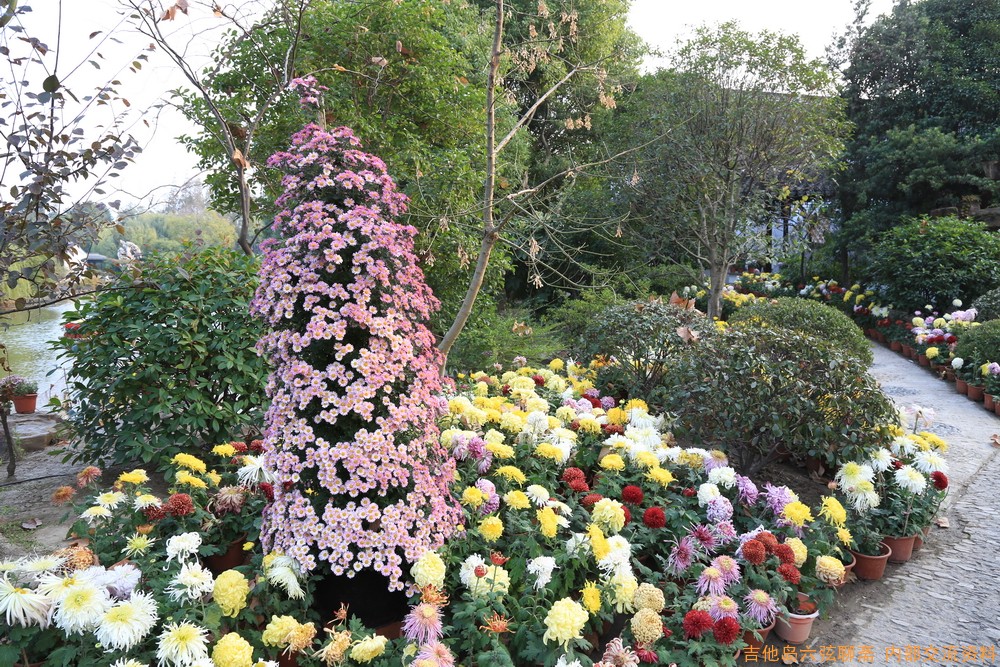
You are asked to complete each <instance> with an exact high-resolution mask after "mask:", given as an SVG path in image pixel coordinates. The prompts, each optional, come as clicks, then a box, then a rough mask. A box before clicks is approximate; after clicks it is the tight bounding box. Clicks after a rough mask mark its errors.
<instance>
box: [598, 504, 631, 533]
mask: <svg viewBox="0 0 1000 667" xmlns="http://www.w3.org/2000/svg"><path fill="white" fill-rule="evenodd" d="M591 516H592V517H593V519H594V521H595V522H596V523H597V524H598V525H599V526H601V528H603V529H604V530H606V531H609V532H612V533H617V532H618V531H619V530H621V529H622V528H623V527H624V526H625V512H624V510H623V507H622V504H621V503H620V502H618V501H617V500H611V499H610V498H602V499H600V500H598V501H597V502H596V503H595V504H594V508H593V510H591Z"/></svg>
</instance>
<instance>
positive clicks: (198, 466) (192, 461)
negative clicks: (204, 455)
mask: <svg viewBox="0 0 1000 667" xmlns="http://www.w3.org/2000/svg"><path fill="white" fill-rule="evenodd" d="M170 462H171V463H173V464H174V465H177V466H180V467H182V468H187V469H188V470H191V471H194V472H205V471H206V470H208V466H206V465H205V462H204V461H202V460H201V459H199V458H198V457H197V456H191V455H190V454H183V453H182V454H175V455H174V458H172V459H170Z"/></svg>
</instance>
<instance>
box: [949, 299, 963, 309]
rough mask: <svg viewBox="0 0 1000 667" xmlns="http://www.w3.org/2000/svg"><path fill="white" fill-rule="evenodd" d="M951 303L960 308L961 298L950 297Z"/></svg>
mask: <svg viewBox="0 0 1000 667" xmlns="http://www.w3.org/2000/svg"><path fill="white" fill-rule="evenodd" d="M951 305H953V306H955V307H956V308H961V307H962V300H961V299H952V300H951Z"/></svg>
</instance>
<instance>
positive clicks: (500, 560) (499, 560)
mask: <svg viewBox="0 0 1000 667" xmlns="http://www.w3.org/2000/svg"><path fill="white" fill-rule="evenodd" d="M509 560H510V558H508V557H507V556H504V555H503V554H502V553H500V552H499V551H494V552H492V553H490V562H491V563H493V564H494V565H503V564H504V563H506V562H507V561H509Z"/></svg>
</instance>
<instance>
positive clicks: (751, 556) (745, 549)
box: [740, 539, 767, 565]
mask: <svg viewBox="0 0 1000 667" xmlns="http://www.w3.org/2000/svg"><path fill="white" fill-rule="evenodd" d="M740 553H741V554H742V555H743V558H744V559H746V561H747V562H748V563H750V564H752V565H760V564H761V563H763V562H764V560H765V559H766V558H767V549H766V548H765V547H764V544H763V543H762V542H760V540H757V539H751V540H747V541H746V542H744V543H743V546H742V547H740Z"/></svg>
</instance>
